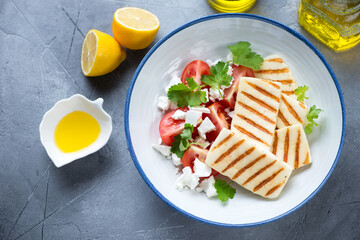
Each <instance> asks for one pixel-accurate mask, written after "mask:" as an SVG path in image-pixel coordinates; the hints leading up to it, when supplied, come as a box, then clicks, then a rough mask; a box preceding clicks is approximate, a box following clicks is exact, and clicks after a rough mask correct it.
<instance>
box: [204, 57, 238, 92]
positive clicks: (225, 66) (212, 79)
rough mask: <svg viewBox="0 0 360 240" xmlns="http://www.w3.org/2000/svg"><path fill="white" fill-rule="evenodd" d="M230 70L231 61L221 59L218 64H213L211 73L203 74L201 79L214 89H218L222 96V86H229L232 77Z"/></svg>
mask: <svg viewBox="0 0 360 240" xmlns="http://www.w3.org/2000/svg"><path fill="white" fill-rule="evenodd" d="M228 70H229V63H225V62H222V61H219V62H218V63H216V65H214V66H211V68H210V73H211V74H210V75H203V76H202V77H201V81H202V82H203V83H205V84H207V85H209V86H211V87H213V88H214V89H217V90H218V91H219V93H220V96H221V97H222V93H221V91H220V86H226V87H229V86H230V83H231V80H232V77H231V76H230V75H229V74H228V73H227V72H228Z"/></svg>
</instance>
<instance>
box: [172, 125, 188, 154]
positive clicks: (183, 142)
mask: <svg viewBox="0 0 360 240" xmlns="http://www.w3.org/2000/svg"><path fill="white" fill-rule="evenodd" d="M193 130H194V126H193V125H191V124H190V123H185V126H184V130H183V131H182V132H181V133H180V134H179V135H176V136H175V137H174V140H175V141H174V142H173V143H172V144H171V149H170V151H171V152H172V153H175V154H176V156H178V157H179V158H181V157H182V156H183V155H184V152H185V151H186V150H187V149H188V148H189V147H190V145H191V144H192V143H193V142H192V139H191V136H192V132H193Z"/></svg>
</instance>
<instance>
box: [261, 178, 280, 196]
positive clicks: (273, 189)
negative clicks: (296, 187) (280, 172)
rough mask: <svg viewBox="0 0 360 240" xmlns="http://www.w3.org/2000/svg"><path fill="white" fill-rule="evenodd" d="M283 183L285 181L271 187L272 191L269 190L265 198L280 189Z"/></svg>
mask: <svg viewBox="0 0 360 240" xmlns="http://www.w3.org/2000/svg"><path fill="white" fill-rule="evenodd" d="M284 183H285V180H284V181H283V182H282V183H279V184H278V185H276V186H275V187H273V188H272V189H270V190H269V191H268V192H267V193H266V194H265V197H267V196H269V195H271V194H272V193H273V192H275V191H276V190H277V189H278V188H279V187H281V186H282V185H283V184H284Z"/></svg>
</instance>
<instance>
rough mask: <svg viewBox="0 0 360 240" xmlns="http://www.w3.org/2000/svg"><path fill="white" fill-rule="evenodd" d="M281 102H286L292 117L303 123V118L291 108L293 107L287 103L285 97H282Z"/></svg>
mask: <svg viewBox="0 0 360 240" xmlns="http://www.w3.org/2000/svg"><path fill="white" fill-rule="evenodd" d="M281 100H282V101H283V102H284V104H285V106H286V108H287V109H288V110H289V112H290V113H291V115H293V116H294V118H295V119H296V120H297V121H298V122H300V123H302V122H303V121H302V120H301V118H300V117H299V115H298V114H297V112H296V111H295V110H294V109H293V108H292V107H291V105H290V104H289V103H288V102H287V101H286V99H285V98H284V97H283V96H281ZM285 125H286V124H285Z"/></svg>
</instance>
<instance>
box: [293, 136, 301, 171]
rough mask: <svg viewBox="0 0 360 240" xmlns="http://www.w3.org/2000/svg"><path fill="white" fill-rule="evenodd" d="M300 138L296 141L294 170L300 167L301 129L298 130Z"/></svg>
mask: <svg viewBox="0 0 360 240" xmlns="http://www.w3.org/2000/svg"><path fill="white" fill-rule="evenodd" d="M297 133H298V137H297V140H296V147H295V162H294V169H297V168H298V167H299V151H300V142H301V138H300V136H301V135H300V129H299V130H298V132H297Z"/></svg>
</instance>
